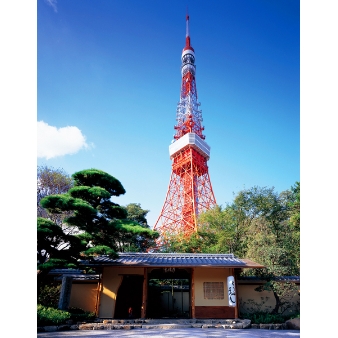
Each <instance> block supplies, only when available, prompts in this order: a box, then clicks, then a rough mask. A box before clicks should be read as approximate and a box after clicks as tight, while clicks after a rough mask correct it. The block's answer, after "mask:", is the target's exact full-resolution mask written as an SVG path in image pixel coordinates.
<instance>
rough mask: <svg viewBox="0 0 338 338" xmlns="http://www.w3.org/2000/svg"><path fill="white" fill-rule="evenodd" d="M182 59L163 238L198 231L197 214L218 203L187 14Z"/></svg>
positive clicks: (161, 226) (158, 226)
mask: <svg viewBox="0 0 338 338" xmlns="http://www.w3.org/2000/svg"><path fill="white" fill-rule="evenodd" d="M181 59H182V66H181V75H182V83H181V94H180V101H179V103H178V105H177V114H176V121H177V123H176V125H175V126H174V129H175V131H176V132H175V135H174V139H173V141H172V142H171V144H170V146H169V155H170V159H171V160H172V171H171V177H170V182H169V187H168V191H167V195H166V198H165V202H164V205H163V207H162V210H161V214H160V216H159V217H158V219H157V221H156V223H155V226H154V230H156V231H158V232H159V233H160V241H165V238H166V237H167V236H168V235H169V236H170V235H172V234H183V236H184V237H189V236H190V235H191V234H192V233H193V232H196V231H197V217H198V215H199V214H200V213H201V212H203V211H206V210H208V209H211V208H212V207H214V206H215V205H216V199H215V196H214V192H213V190H212V186H211V182H210V177H209V173H208V166H207V161H208V160H209V158H210V147H209V145H208V144H207V143H206V142H205V141H204V140H205V136H204V135H203V130H204V127H203V126H202V121H203V119H202V111H201V110H200V109H199V106H200V103H199V102H197V89H196V80H195V73H196V66H195V51H194V49H193V48H192V46H191V45H190V34H189V16H188V15H187V16H186V38H185V47H184V48H183V51H182V58H181Z"/></svg>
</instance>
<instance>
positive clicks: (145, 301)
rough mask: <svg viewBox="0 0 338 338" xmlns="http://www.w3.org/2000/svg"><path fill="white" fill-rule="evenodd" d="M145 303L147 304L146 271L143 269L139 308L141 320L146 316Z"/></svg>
mask: <svg viewBox="0 0 338 338" xmlns="http://www.w3.org/2000/svg"><path fill="white" fill-rule="evenodd" d="M147 302H148V269H147V268H144V277H143V293H142V307H141V318H143V319H145V318H146V315H147Z"/></svg>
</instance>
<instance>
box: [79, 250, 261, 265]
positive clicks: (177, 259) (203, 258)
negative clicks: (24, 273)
mask: <svg viewBox="0 0 338 338" xmlns="http://www.w3.org/2000/svg"><path fill="white" fill-rule="evenodd" d="M82 264H83V265H89V266H90V265H95V266H134V267H147V266H152V267H166V266H171V267H180V266H181V267H193V266H201V267H202V266H209V267H211V266H217V267H236V268H249V267H250V268H260V267H263V266H262V265H259V264H257V263H255V262H252V261H249V260H246V259H239V258H237V257H235V256H234V255H233V254H193V253H138V252H137V253H134V252H133V253H130V252H128V253H127V252H124V253H119V257H118V258H117V259H112V258H110V257H109V256H106V255H103V256H98V257H95V258H94V259H93V260H92V261H82Z"/></svg>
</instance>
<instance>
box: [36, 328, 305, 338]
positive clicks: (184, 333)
mask: <svg viewBox="0 0 338 338" xmlns="http://www.w3.org/2000/svg"><path fill="white" fill-rule="evenodd" d="M37 337H38V338H62V337H65V338H73V337H82V338H93V337H100V338H105V337H107V338H108V337H121V338H127V337H133V338H148V337H149V338H170V337H171V338H298V337H300V331H298V330H263V329H245V330H238V329H237V330H224V329H194V328H191V329H190V328H189V329H173V330H172V329H168V330H157V329H151V330H147V329H133V330H90V331H87V330H74V331H56V332H40V333H38V334H37Z"/></svg>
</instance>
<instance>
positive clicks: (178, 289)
mask: <svg viewBox="0 0 338 338" xmlns="http://www.w3.org/2000/svg"><path fill="white" fill-rule="evenodd" d="M82 265H83V266H86V267H92V268H94V269H95V271H96V272H97V275H96V279H95V278H93V277H90V275H72V274H68V275H66V274H64V275H63V291H62V292H63V294H62V295H61V298H60V308H62V307H64V308H65V307H67V306H73V307H81V306H79V305H80V304H83V305H84V304H85V307H84V306H82V308H84V309H85V310H90V311H93V310H94V311H95V312H96V314H97V316H98V317H99V318H102V319H113V318H115V319H123V318H128V316H130V314H129V313H128V309H130V308H131V309H132V315H131V317H132V318H201V319H202V318H203V319H205V318H238V314H239V311H238V292H236V294H235V299H233V302H234V303H231V305H232V306H230V305H229V297H228V296H229V289H228V285H227V280H228V277H230V276H233V277H234V282H235V290H237V279H238V275H239V273H240V271H241V270H242V269H246V268H262V267H263V266H262V265H260V264H257V263H255V262H253V261H250V260H247V259H239V258H237V257H235V256H234V255H233V254H191V253H120V254H119V258H118V259H111V258H109V257H108V256H99V257H96V258H94V259H93V260H92V261H83V262H82ZM230 278H231V277H230ZM67 284H68V285H69V286H70V287H66V285H67ZM85 299H87V300H85Z"/></svg>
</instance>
